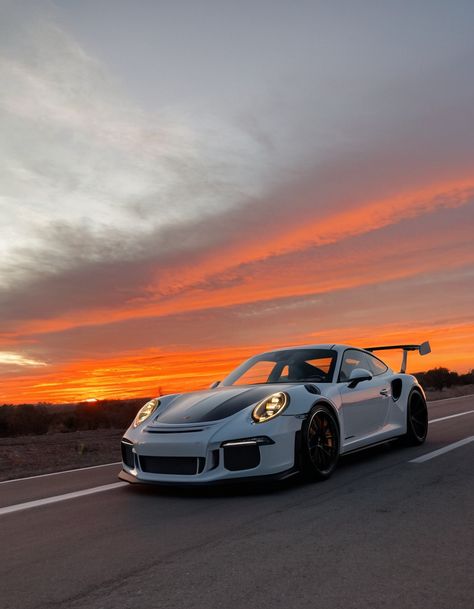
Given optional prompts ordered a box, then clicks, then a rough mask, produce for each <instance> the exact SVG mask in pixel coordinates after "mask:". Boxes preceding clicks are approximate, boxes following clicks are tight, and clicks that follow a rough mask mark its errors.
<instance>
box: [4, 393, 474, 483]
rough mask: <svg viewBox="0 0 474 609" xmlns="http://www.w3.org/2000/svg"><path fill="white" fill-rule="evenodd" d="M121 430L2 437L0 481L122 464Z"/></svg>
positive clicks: (436, 395) (433, 395)
mask: <svg viewBox="0 0 474 609" xmlns="http://www.w3.org/2000/svg"><path fill="white" fill-rule="evenodd" d="M471 394H473V395H474V385H463V386H455V387H450V388H449V389H446V388H445V389H443V391H427V392H426V395H427V398H428V400H441V399H445V398H451V397H457V396H461V395H471ZM122 433H123V432H122V431H120V430H116V429H114V430H110V429H97V430H94V431H74V432H71V433H51V434H45V435H41V436H18V437H15V438H0V481H1V480H10V479H14V478H24V477H26V476H35V475H38V474H47V473H49V472H59V471H62V470H66V469H76V468H79V467H87V466H89V465H101V464H102V463H114V462H116V461H120V459H121V454H120V438H121V436H122Z"/></svg>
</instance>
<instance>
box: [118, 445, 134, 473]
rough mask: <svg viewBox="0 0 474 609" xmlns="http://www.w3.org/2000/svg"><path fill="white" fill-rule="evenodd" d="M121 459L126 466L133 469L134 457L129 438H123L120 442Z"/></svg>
mask: <svg viewBox="0 0 474 609" xmlns="http://www.w3.org/2000/svg"><path fill="white" fill-rule="evenodd" d="M120 446H121V449H122V461H123V462H124V463H125V465H126V466H127V467H129V468H130V469H133V468H134V467H135V457H134V454H133V444H132V443H131V442H130V441H129V440H125V439H123V440H122V442H121V444H120Z"/></svg>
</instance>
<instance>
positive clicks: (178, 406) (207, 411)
mask: <svg viewBox="0 0 474 609" xmlns="http://www.w3.org/2000/svg"><path fill="white" fill-rule="evenodd" d="M217 391H219V389H217ZM272 393H274V387H269V386H268V385H264V386H262V387H252V388H250V389H244V390H243V391H242V392H241V393H239V394H238V395H234V396H232V397H231V398H227V399H226V397H225V394H226V390H225V389H222V394H223V395H222V402H221V403H220V404H218V405H217V406H214V407H210V405H209V402H208V400H207V399H206V398H211V397H212V398H214V397H215V395H216V390H212V392H211V391H209V392H206V393H205V394H204V395H202V394H201V396H202V397H201V399H199V394H196V398H197V399H196V402H195V403H194V404H192V405H191V406H189V405H188V404H189V402H188V400H189V395H190V394H185V395H183V396H180V397H179V398H176V400H175V401H173V403H172V404H170V406H169V408H167V409H166V410H165V411H164V412H162V413H160V412H159V413H158V416H157V417H156V419H157V423H167V424H175V425H177V424H180V423H181V424H182V423H205V422H207V421H218V420H219V419H225V418H226V417H230V416H232V415H233V414H235V413H236V412H239V411H241V410H243V409H244V408H247V406H250V405H251V404H254V403H255V402H259V401H260V400H263V399H264V398H266V397H267V396H270V395H272ZM212 402H214V400H212ZM156 419H155V420H156Z"/></svg>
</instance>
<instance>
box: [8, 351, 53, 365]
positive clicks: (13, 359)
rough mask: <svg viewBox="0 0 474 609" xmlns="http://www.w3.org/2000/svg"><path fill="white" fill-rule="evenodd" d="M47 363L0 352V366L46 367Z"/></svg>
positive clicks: (16, 354)
mask: <svg viewBox="0 0 474 609" xmlns="http://www.w3.org/2000/svg"><path fill="white" fill-rule="evenodd" d="M46 365H47V364H46V362H40V361H38V360H36V359H31V358H28V357H25V356H24V355H21V354H19V353H8V352H5V351H0V366H46Z"/></svg>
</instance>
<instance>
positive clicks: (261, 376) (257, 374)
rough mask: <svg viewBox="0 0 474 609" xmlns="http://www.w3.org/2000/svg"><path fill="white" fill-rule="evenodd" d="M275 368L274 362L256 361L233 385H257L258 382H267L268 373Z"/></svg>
mask: <svg viewBox="0 0 474 609" xmlns="http://www.w3.org/2000/svg"><path fill="white" fill-rule="evenodd" d="M274 368H275V362H266V361H264V360H262V361H260V362H257V363H256V364H255V366H252V367H251V368H249V369H248V370H247V372H245V373H244V374H243V375H242V376H241V377H240V378H239V379H238V380H237V381H235V383H234V385H257V384H259V383H267V382H268V378H269V376H270V374H271V373H272V372H273V369H274Z"/></svg>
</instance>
